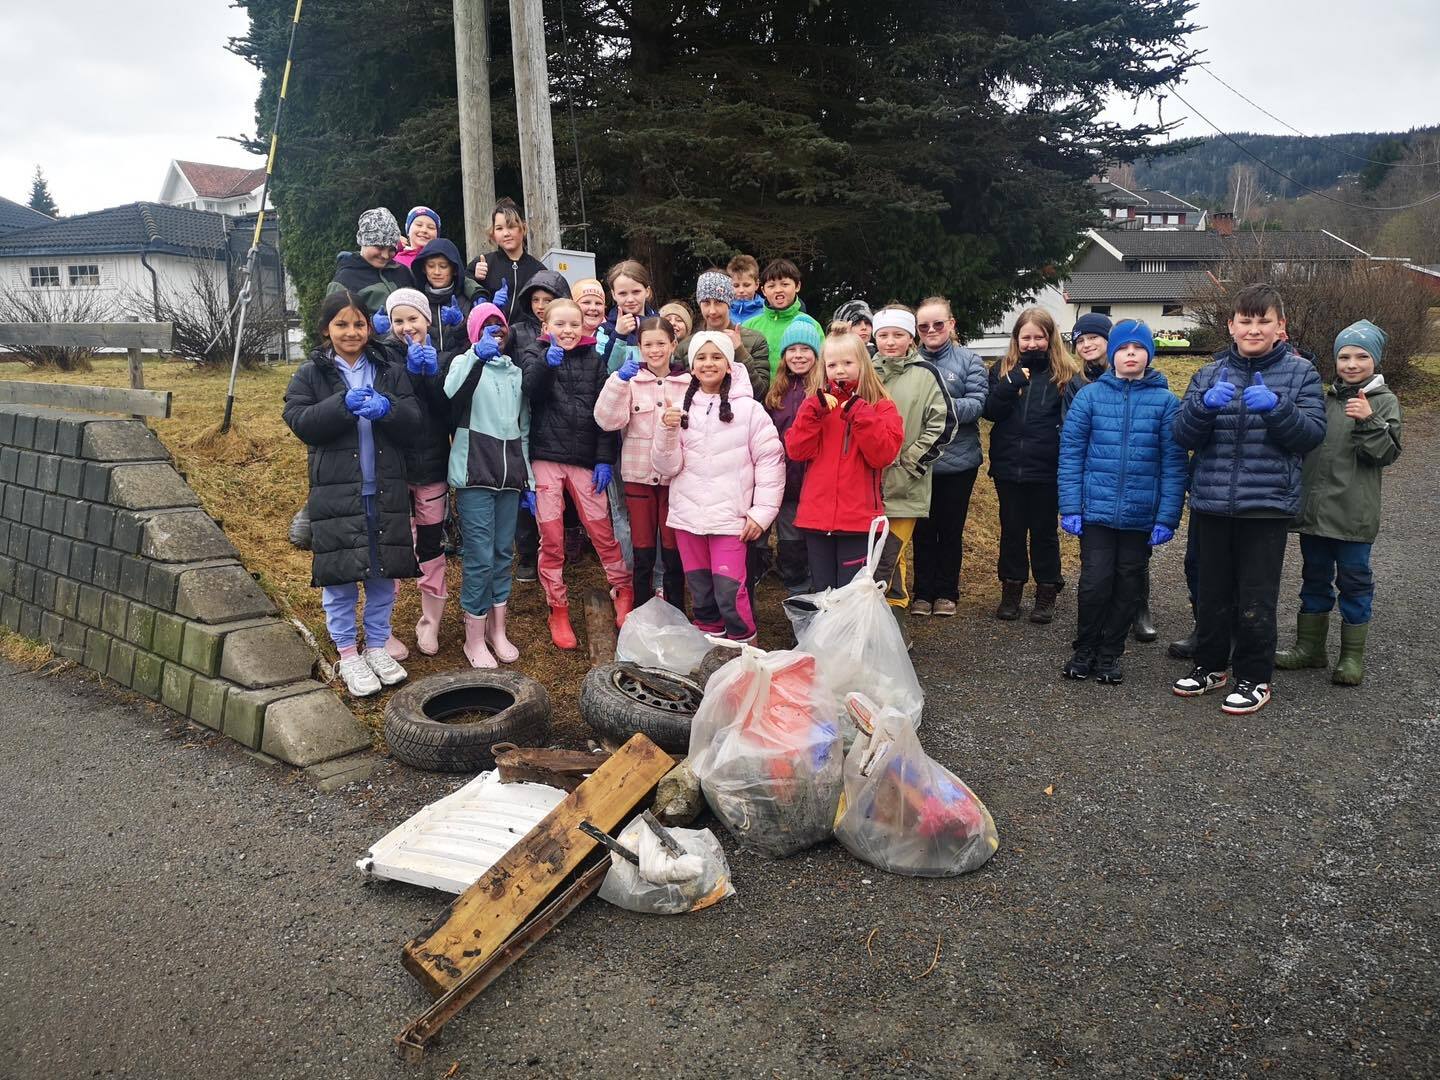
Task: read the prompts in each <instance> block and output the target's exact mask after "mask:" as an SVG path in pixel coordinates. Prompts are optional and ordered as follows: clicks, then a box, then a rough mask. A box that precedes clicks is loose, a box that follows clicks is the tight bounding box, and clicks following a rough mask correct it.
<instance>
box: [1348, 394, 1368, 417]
mask: <svg viewBox="0 0 1440 1080" xmlns="http://www.w3.org/2000/svg"><path fill="white" fill-rule="evenodd" d="M1345 415H1346V416H1348V417H1349V418H1350V419H1351V420H1369V419H1370V417H1372V416H1374V415H1375V410H1374V409H1372V408H1371V407H1370V399H1369V398H1367V397H1366V396H1365V391H1364V390H1361V391H1360V392H1359V393H1358V394H1356V395H1355V396H1354V397H1353V398H1351V399H1350V400H1349V401H1347V402H1346V403H1345Z"/></svg>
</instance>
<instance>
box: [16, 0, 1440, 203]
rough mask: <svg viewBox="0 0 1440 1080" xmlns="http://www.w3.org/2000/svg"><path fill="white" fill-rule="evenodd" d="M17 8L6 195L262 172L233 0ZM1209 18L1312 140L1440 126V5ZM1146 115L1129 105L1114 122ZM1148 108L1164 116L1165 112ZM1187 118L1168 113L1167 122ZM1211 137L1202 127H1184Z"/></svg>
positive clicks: (1215, 9)
mask: <svg viewBox="0 0 1440 1080" xmlns="http://www.w3.org/2000/svg"><path fill="white" fill-rule="evenodd" d="M5 7H6V8H7V10H6V12H5V17H4V33H3V34H0V70H4V71H6V72H8V73H9V75H8V77H7V79H6V82H7V86H6V89H5V93H4V99H3V104H0V195H4V196H6V197H8V198H11V199H15V200H17V201H20V202H24V201H25V200H26V199H27V198H28V197H29V194H30V177H31V174H32V172H33V171H34V169H35V166H36V165H37V164H39V165H41V166H42V167H43V168H44V170H45V175H46V176H47V177H48V179H49V181H50V190H51V192H52V193H53V195H54V197H55V201H56V202H57V203H58V204H59V206H60V210H61V212H62V213H66V214H73V213H80V212H83V211H86V210H97V209H100V208H101V207H105V206H114V205H116V204H119V203H124V202H132V201H135V200H137V199H155V198H157V197H158V196H159V194H160V185H161V182H162V181H163V180H164V176H165V167H166V165H167V164H168V163H169V161H170V159H171V158H189V159H191V160H196V161H207V162H214V163H216V164H223V165H245V164H260V162H259V161H257V160H254V159H249V158H247V156H246V155H245V154H243V153H242V152H241V150H240V149H239V147H237V146H235V145H234V144H232V143H228V142H225V141H223V140H222V137H223V136H227V135H237V134H245V133H250V132H251V131H253V128H254V104H255V94H256V91H257V89H258V87H259V76H258V74H257V73H256V72H255V71H254V69H253V68H251V67H250V66H249V65H248V64H246V63H245V62H244V61H242V60H240V59H239V58H238V57H236V56H233V55H231V54H230V53H229V52H227V51H226V50H225V42H226V40H227V38H229V37H231V36H235V35H239V34H242V33H243V32H244V30H245V26H246V18H245V15H244V14H243V13H242V12H240V11H237V10H235V9H232V8H231V7H229V6H228V2H227V0H163V2H162V0H42V2H39V3H25V4H23V5H22V4H20V3H19V2H18V0H10V2H7V3H6V4H5ZM1194 19H1195V21H1196V22H1198V23H1200V24H1202V25H1203V26H1205V27H1206V29H1203V30H1201V31H1199V32H1198V33H1197V34H1196V35H1195V38H1194V44H1195V45H1196V46H1197V47H1198V48H1202V49H1205V50H1207V51H1208V55H1207V57H1206V59H1208V60H1209V61H1210V64H1211V66H1212V69H1213V70H1214V72H1215V73H1216V74H1217V75H1219V76H1220V77H1221V78H1223V79H1224V80H1226V81H1227V82H1229V83H1231V84H1232V85H1233V86H1235V87H1236V88H1237V89H1238V90H1240V91H1242V92H1243V93H1244V94H1246V95H1247V96H1248V97H1250V98H1252V99H1253V100H1254V101H1256V102H1257V103H1258V104H1259V105H1261V106H1263V107H1264V108H1266V109H1268V110H1269V111H1270V112H1272V113H1274V114H1275V115H1276V116H1278V117H1280V118H1281V119H1282V120H1284V121H1287V122H1288V123H1290V124H1293V125H1295V126H1296V127H1298V128H1299V129H1300V130H1302V131H1304V132H1306V133H1307V134H1316V135H1321V134H1326V133H1331V132H1336V131H1373V130H1404V129H1407V128H1410V127H1416V126H1422V125H1428V124H1435V123H1440V63H1437V62H1436V58H1437V57H1440V3H1437V0H1368V2H1366V3H1363V4H1346V5H1341V4H1338V3H1330V2H1323V0H1322V2H1318V3H1317V2H1316V0H1200V2H1199V7H1198V9H1197V11H1196V12H1195V15H1194ZM300 32H301V33H302V34H303V33H304V32H305V27H304V22H303V18H302V22H301V27H300ZM52 50H53V51H52ZM297 77H299V78H303V77H304V73H303V72H300V73H298V74H297ZM1180 92H1181V93H1182V94H1184V95H1185V96H1186V97H1187V98H1188V99H1189V100H1190V101H1191V103H1192V104H1193V105H1194V106H1195V108H1197V109H1199V110H1200V111H1201V112H1203V113H1204V114H1205V115H1206V116H1208V117H1209V118H1210V119H1211V120H1212V121H1214V122H1215V123H1216V124H1218V125H1219V126H1220V127H1222V128H1223V129H1225V130H1227V131H1241V130H1244V131H1266V132H1277V133H1283V132H1284V131H1285V128H1284V127H1282V126H1281V125H1279V124H1277V123H1276V122H1275V121H1273V120H1271V119H1269V118H1268V117H1266V116H1264V115H1263V114H1262V113H1259V112H1257V111H1256V110H1255V109H1254V108H1253V107H1252V106H1250V105H1247V104H1246V103H1245V102H1243V101H1241V100H1240V99H1239V98H1237V97H1235V96H1234V95H1233V94H1231V92H1230V91H1228V90H1226V89H1224V88H1223V87H1221V86H1220V85H1219V84H1218V83H1216V82H1214V81H1213V80H1212V79H1210V78H1209V77H1207V76H1206V75H1205V74H1203V73H1200V72H1196V73H1194V74H1192V75H1191V76H1190V78H1189V79H1188V81H1187V83H1186V85H1185V86H1182V87H1181V89H1180ZM1134 107H1135V106H1134V105H1133V103H1128V102H1117V103H1115V104H1114V105H1112V108H1111V114H1112V115H1113V116H1114V117H1115V118H1117V119H1119V118H1121V117H1126V116H1129V115H1130V114H1131V111H1132V109H1133V108H1134ZM1138 107H1139V109H1140V115H1141V116H1144V117H1146V118H1151V117H1153V116H1154V115H1155V106H1154V104H1153V103H1148V102H1146V103H1142V104H1141V105H1139V106H1138ZM1187 111H1188V110H1186V109H1185V107H1184V106H1183V105H1181V104H1180V103H1179V102H1178V101H1175V100H1173V99H1171V100H1169V101H1167V102H1166V103H1165V106H1164V115H1165V117H1166V118H1167V119H1168V118H1175V117H1178V116H1180V115H1182V114H1184V113H1186V112H1187ZM1209 133H1210V128H1208V127H1207V126H1206V125H1205V124H1203V123H1202V122H1200V121H1199V120H1198V119H1191V120H1188V121H1187V122H1186V124H1185V125H1184V126H1183V128H1182V129H1181V131H1180V134H1184V135H1192V134H1194V135H1204V134H1209ZM281 137H282V142H281V161H282V163H283V160H284V143H283V137H284V132H283V131H282V132H281Z"/></svg>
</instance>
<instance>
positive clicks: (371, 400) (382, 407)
mask: <svg viewBox="0 0 1440 1080" xmlns="http://www.w3.org/2000/svg"><path fill="white" fill-rule="evenodd" d="M389 411H390V399H389V398H388V397H386V396H385V395H384V394H371V395H370V396H369V397H368V398H366V399H365V404H364V405H361V406H360V411H359V412H358V413H356V414H355V415H356V416H363V417H364V418H365V419H366V420H379V419H381V418H382V417H384V416H385V414H386V413H388V412H389Z"/></svg>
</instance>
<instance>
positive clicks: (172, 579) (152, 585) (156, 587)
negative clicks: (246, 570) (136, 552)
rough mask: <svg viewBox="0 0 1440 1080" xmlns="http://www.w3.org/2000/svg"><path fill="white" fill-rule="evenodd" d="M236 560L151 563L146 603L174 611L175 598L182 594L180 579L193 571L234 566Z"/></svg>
mask: <svg viewBox="0 0 1440 1080" xmlns="http://www.w3.org/2000/svg"><path fill="white" fill-rule="evenodd" d="M234 565H235V560H234V559H211V560H206V561H202V562H194V563H166V562H153V561H152V562H150V563H149V568H150V569H149V576H148V577H147V578H146V581H145V602H146V603H147V604H149V605H150V606H151V607H153V608H159V609H160V610H161V611H174V610H175V598H176V596H177V595H178V594H179V592H180V578H181V577H183V576H184V575H185V574H187V573H189V572H190V571H192V570H201V569H206V568H209V567H212V566H220V567H228V566H234Z"/></svg>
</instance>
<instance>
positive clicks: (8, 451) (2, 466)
mask: <svg viewBox="0 0 1440 1080" xmlns="http://www.w3.org/2000/svg"><path fill="white" fill-rule="evenodd" d="M19 456H20V455H19V454H18V453H17V452H16V450H15V448H14V447H13V446H0V484H13V483H14V482H15V462H16V460H17V459H18V458H19Z"/></svg>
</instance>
